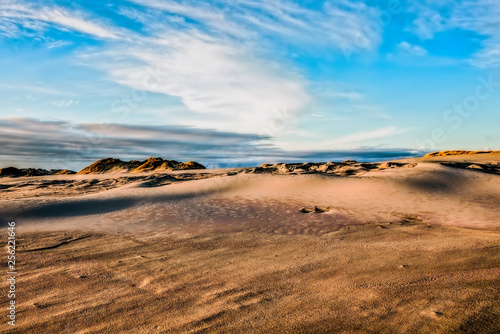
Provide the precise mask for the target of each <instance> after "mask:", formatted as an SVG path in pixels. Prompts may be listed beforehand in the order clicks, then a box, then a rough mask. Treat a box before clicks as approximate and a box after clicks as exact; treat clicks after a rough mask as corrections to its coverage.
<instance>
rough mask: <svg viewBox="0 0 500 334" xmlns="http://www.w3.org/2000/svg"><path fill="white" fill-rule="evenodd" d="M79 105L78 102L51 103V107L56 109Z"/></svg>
mask: <svg viewBox="0 0 500 334" xmlns="http://www.w3.org/2000/svg"><path fill="white" fill-rule="evenodd" d="M78 103H80V101H78V100H57V101H52V105H54V106H56V107H58V108H63V107H71V106H74V105H77V104H78Z"/></svg>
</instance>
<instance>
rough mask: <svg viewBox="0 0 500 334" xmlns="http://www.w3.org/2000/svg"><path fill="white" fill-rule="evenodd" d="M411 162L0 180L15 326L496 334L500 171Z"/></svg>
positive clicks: (31, 329) (34, 329) (33, 329)
mask: <svg viewBox="0 0 500 334" xmlns="http://www.w3.org/2000/svg"><path fill="white" fill-rule="evenodd" d="M478 163H479V162H478ZM411 167H412V168H398V167H397V166H396V168H392V167H390V165H387V166H386V167H385V168H379V167H377V168H372V169H364V170H363V172H362V173H361V172H360V173H357V172H356V173H354V175H353V176H348V177H339V176H336V175H332V174H328V173H325V172H322V173H305V174H304V173H295V172H294V173H293V174H291V173H285V174H278V175H276V174H274V173H260V170H253V171H250V172H248V170H243V171H242V170H219V171H190V172H168V173H163V174H147V173H146V174H137V175H125V176H124V175H120V176H114V175H99V176H95V175H94V176H87V175H82V176H79V175H78V176H50V177H49V176H43V177H36V178H26V179H16V180H11V179H8V180H6V179H4V180H2V183H1V184H0V185H1V186H3V187H4V188H3V189H1V190H0V196H2V197H1V200H0V202H1V204H2V205H1V208H0V217H2V219H4V218H3V217H9V218H8V219H9V220H15V221H16V222H17V223H18V226H19V228H18V230H19V254H20V255H19V257H20V258H21V259H22V261H21V262H20V264H19V269H18V270H19V272H20V273H22V280H23V283H22V288H20V289H22V290H20V295H21V296H22V298H19V307H18V318H19V322H18V324H19V325H18V328H17V329H18V331H19V332H20V333H121V332H123V333H186V332H190V333H202V332H203V333H205V332H211V333H264V332H267V333H355V332H356V333H450V332H457V333H496V332H498V331H499V330H500V324H499V319H500V317H499V315H500V312H499V302H498V300H500V294H499V290H498V285H499V283H500V280H499V277H500V252H499V246H500V237H499V231H498V227H499V222H500V221H499V218H498V217H500V176H498V175H497V174H495V173H485V172H482V171H477V170H474V169H470V168H456V166H445V165H442V164H440V163H430V162H422V161H420V162H418V164H417V165H414V166H411ZM292 172H293V171H292ZM74 182H80V184H79V185H78V186H76V185H75V183H74ZM69 184H73V187H68V188H66V186H67V185H69ZM20 185H24V186H21V187H20ZM40 186H42V187H40ZM51 189H52V192H51V191H50V190H51ZM16 194H17V195H16ZM3 222H5V221H3ZM5 237H6V236H5V234H2V238H4V239H5ZM2 284H4V285H5V284H6V283H2Z"/></svg>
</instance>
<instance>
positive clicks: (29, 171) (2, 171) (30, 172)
mask: <svg viewBox="0 0 500 334" xmlns="http://www.w3.org/2000/svg"><path fill="white" fill-rule="evenodd" d="M62 174H76V173H75V172H73V171H71V170H67V169H51V170H46V169H40V168H16V167H6V168H0V177H23V176H44V175H62Z"/></svg>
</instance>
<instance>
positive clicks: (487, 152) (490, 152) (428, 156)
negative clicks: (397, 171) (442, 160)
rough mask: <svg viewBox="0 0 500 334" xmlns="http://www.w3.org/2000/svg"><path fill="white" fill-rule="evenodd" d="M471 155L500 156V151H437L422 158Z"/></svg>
mask: <svg viewBox="0 0 500 334" xmlns="http://www.w3.org/2000/svg"><path fill="white" fill-rule="evenodd" d="M471 154H500V151H464V150H452V151H437V152H432V153H429V154H426V155H425V156H424V158H430V157H444V156H448V155H471Z"/></svg>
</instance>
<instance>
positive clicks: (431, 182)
mask: <svg viewBox="0 0 500 334" xmlns="http://www.w3.org/2000/svg"><path fill="white" fill-rule="evenodd" d="M400 183H401V184H403V185H404V186H406V187H408V188H410V189H414V190H418V191H421V192H425V193H442V194H452V193H456V192H457V191H460V190H461V189H463V188H464V187H466V186H467V184H469V183H470V180H469V179H468V178H467V177H466V176H464V175H461V174H460V173H456V172H455V171H433V172H431V173H426V174H423V175H418V176H410V177H406V178H404V179H402V180H400Z"/></svg>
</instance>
